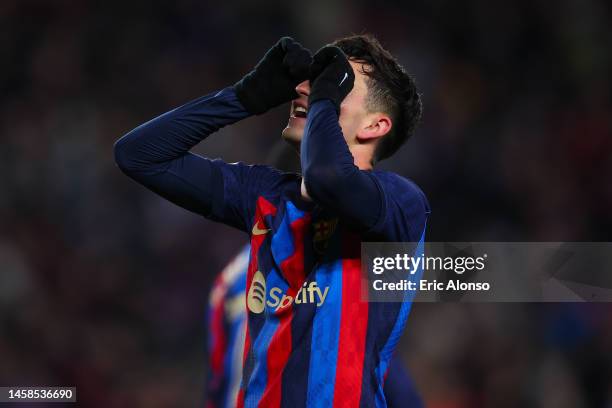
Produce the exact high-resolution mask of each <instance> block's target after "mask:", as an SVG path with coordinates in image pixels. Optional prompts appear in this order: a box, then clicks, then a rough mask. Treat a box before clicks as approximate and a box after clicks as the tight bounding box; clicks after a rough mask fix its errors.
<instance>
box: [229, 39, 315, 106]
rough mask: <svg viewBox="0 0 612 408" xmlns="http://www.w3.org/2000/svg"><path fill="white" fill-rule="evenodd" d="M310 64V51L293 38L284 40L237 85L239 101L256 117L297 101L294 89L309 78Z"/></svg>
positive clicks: (269, 51) (267, 53) (270, 50)
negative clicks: (293, 100) (276, 107)
mask: <svg viewBox="0 0 612 408" xmlns="http://www.w3.org/2000/svg"><path fill="white" fill-rule="evenodd" d="M311 63H312V55H311V54H310V51H309V50H307V49H306V48H304V47H303V46H302V45H301V44H300V43H299V42H297V41H295V40H294V39H293V38H291V37H283V38H281V39H280V40H279V41H278V42H277V43H276V44H275V45H274V46H273V47H272V48H270V49H269V50H268V52H266V55H264V56H263V58H262V59H261V61H259V63H258V64H257V65H256V66H255V68H254V69H253V70H252V71H251V72H249V73H248V74H246V75H245V76H244V78H242V79H241V80H240V81H239V82H237V83H236V85H234V87H235V89H236V94H237V95H238V99H239V100H240V102H241V103H242V105H243V106H244V107H245V108H246V110H247V111H249V112H250V113H252V114H256V115H260V114H262V113H264V112H266V111H267V110H268V109H270V108H273V107H275V106H278V105H280V104H282V103H284V102H288V101H290V100H292V99H295V98H297V97H298V94H297V92H296V91H295V87H296V86H297V85H298V84H299V83H300V82H302V81H304V80H306V79H308V74H309V68H310V64H311Z"/></svg>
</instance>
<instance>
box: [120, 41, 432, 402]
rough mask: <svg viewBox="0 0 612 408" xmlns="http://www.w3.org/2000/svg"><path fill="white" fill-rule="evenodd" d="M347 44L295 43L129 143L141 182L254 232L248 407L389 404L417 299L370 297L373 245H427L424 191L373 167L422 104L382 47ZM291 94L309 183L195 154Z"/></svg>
mask: <svg viewBox="0 0 612 408" xmlns="http://www.w3.org/2000/svg"><path fill="white" fill-rule="evenodd" d="M334 44H335V45H328V46H325V47H323V48H322V49H321V50H319V51H318V52H317V53H316V55H315V56H314V57H311V55H310V52H309V51H308V50H306V49H305V48H303V47H302V46H301V45H300V44H299V43H297V42H295V41H294V40H293V39H291V38H288V37H284V38H282V39H281V40H279V42H278V43H277V44H276V45H274V46H273V47H272V48H271V49H270V50H269V51H268V52H267V53H266V54H265V55H264V57H263V58H262V60H261V61H260V62H259V63H258V64H257V66H256V67H255V69H254V70H253V71H251V72H250V73H249V74H247V75H246V76H245V77H244V78H243V79H242V80H241V81H239V82H238V83H237V84H236V85H234V86H231V87H228V88H225V89H223V90H221V91H219V92H215V93H212V94H209V95H207V96H204V97H201V98H198V99H196V100H194V101H192V102H190V103H187V104H186V105H183V106H181V107H179V108H177V109H174V110H172V111H170V112H168V113H166V114H164V115H161V116H159V117H158V118H156V119H153V120H151V121H149V122H147V123H145V124H143V125H141V126H140V127H138V128H136V129H134V130H133V131H132V132H130V133H128V134H127V135H125V136H124V137H123V138H121V139H120V140H119V141H117V143H116V144H115V158H116V161H117V164H118V165H119V167H120V168H121V169H122V170H123V171H124V172H125V173H126V174H127V175H129V176H130V177H131V178H133V179H134V180H136V181H138V182H139V183H141V184H143V185H144V186H146V187H148V188H149V189H151V190H152V191H154V192H157V193H158V194H160V195H162V196H163V197H165V198H167V199H169V200H170V201H172V202H174V203H177V204H179V205H180V206H182V207H184V208H186V209H189V210H191V211H194V212H196V213H199V214H202V215H204V216H206V217H208V218H209V219H211V220H215V221H220V222H223V223H225V224H227V225H230V226H233V227H236V228H238V229H240V230H242V231H245V232H247V233H250V234H251V254H250V259H249V266H248V274H247V282H246V287H247V288H248V291H247V307H248V310H249V313H248V325H247V333H246V339H245V352H244V361H243V374H242V382H241V386H240V390H239V392H238V398H237V400H238V406H248V407H254V406H266V407H273V406H286V407H289V406H291V407H293V406H296V405H298V406H303V405H306V406H319V405H323V406H347V407H348V406H359V405H367V406H373V405H377V406H381V407H382V406H386V401H385V396H384V392H383V383H384V376H385V374H386V373H387V369H388V366H389V362H390V358H391V355H392V354H393V350H394V349H395V346H396V344H397V341H398V340H399V337H400V335H401V333H402V332H403V328H404V326H405V324H406V320H407V317H408V314H409V311H410V306H411V302H410V301H406V302H397V303H390V302H389V303H382V302H381V303H377V302H372V303H369V302H366V301H363V300H362V299H361V297H360V281H361V271H360V259H359V258H360V243H361V241H368V240H370V241H403V242H423V240H424V235H425V225H426V219H427V216H428V214H429V205H428V203H427V200H426V198H425V196H424V194H423V193H422V192H421V190H420V189H419V188H418V187H417V186H416V185H415V184H414V183H413V182H411V181H409V180H407V179H405V178H403V177H400V176H398V175H397V174H394V173H391V172H388V171H378V170H373V165H374V164H375V163H376V162H378V161H380V160H382V159H385V158H387V157H389V156H391V155H392V154H393V153H395V152H396V151H397V149H398V148H399V147H400V146H401V145H402V144H403V143H404V142H405V141H406V139H407V138H408V137H409V136H410V135H411V134H412V132H413V131H414V128H415V126H416V124H417V122H418V120H419V118H420V114H421V102H420V98H419V95H418V94H417V92H416V87H415V84H414V81H413V79H412V78H411V77H410V76H409V75H408V74H407V73H406V72H405V71H404V69H403V68H402V67H401V66H400V65H399V64H398V63H397V61H396V60H395V59H394V58H393V56H392V55H391V54H390V53H389V52H388V51H387V50H385V49H384V48H383V47H382V46H381V45H380V44H379V43H378V41H377V40H376V39H374V38H373V37H370V36H366V35H360V36H353V37H346V38H343V39H341V40H338V41H336V42H335V43H334ZM291 100H293V102H292V107H291V116H290V118H289V123H288V125H287V127H286V128H285V130H284V131H283V137H284V138H285V139H286V140H287V141H289V142H290V143H292V144H294V145H295V146H296V147H298V149H299V151H300V155H301V169H302V172H301V173H302V176H300V175H296V174H290V173H283V172H280V171H278V170H276V169H273V168H271V167H268V166H247V165H244V164H242V163H235V164H227V163H225V162H223V161H221V160H209V159H206V158H203V157H200V156H196V155H194V154H191V153H189V150H190V149H191V148H192V147H194V146H195V145H196V144H198V143H199V142H200V141H201V140H203V139H204V138H205V137H207V136H208V135H209V134H211V133H212V132H214V131H216V130H218V129H219V128H221V127H223V126H226V125H228V124H231V123H234V122H236V121H239V120H241V119H244V118H246V117H248V116H250V115H253V114H263V113H264V112H266V111H268V110H269V109H270V108H272V107H275V106H278V105H280V104H282V103H285V102H288V101H291ZM280 293H282V298H280V297H279V296H280Z"/></svg>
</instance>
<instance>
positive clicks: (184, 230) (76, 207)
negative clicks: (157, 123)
mask: <svg viewBox="0 0 612 408" xmlns="http://www.w3.org/2000/svg"><path fill="white" fill-rule="evenodd" d="M611 23H612V6H611V4H610V3H609V2H604V1H595V0H580V1H578V0H561V1H558V2H554V3H551V2H550V1H544V0H519V1H517V0H503V1H495V2H491V1H486V0H471V1H467V2H457V1H452V0H435V1H412V2H404V1H378V2H376V3H374V2H370V3H368V2H365V1H363V0H362V1H350V2H349V1H342V0H334V1H330V0H311V1H304V2H290V1H265V2H262V1H260V2H230V1H218V2H204V1H195V0H176V1H172V2H170V1H168V2H161V1H142V0H139V1H115V0H108V1H104V2H97V1H85V0H80V1H76V0H75V1H69V0H56V1H42V0H41V1H34V0H19V1H17V0H3V1H2V2H0V26H1V27H2V30H1V31H2V35H1V36H0V49H1V50H2V57H1V60H2V63H1V64H0V146H1V148H0V173H1V174H2V177H1V179H2V192H1V193H0V385H2V386H9V385H71V386H76V387H77V390H78V391H77V392H78V399H79V404H78V405H79V406H83V407H94V408H95V407H109V406H110V407H199V406H202V405H203V400H204V387H203V383H204V378H205V375H206V374H205V373H206V367H205V342H206V331H205V316H206V315H205V307H206V305H207V296H208V291H209V289H210V286H211V283H212V281H213V279H214V277H215V274H216V273H218V272H219V271H220V270H221V268H222V267H223V266H224V265H225V263H226V262H227V261H228V260H229V259H230V258H231V257H232V256H233V255H234V253H235V252H236V251H237V250H238V249H239V248H240V247H241V245H242V244H243V243H245V242H246V237H245V236H243V235H242V233H239V232H236V231H233V230H231V229H229V228H227V227H224V226H221V225H216V224H213V223H211V222H208V221H206V220H204V219H202V218H201V217H198V216H196V215H193V214H190V213H188V212H186V211H184V210H181V209H179V208H177V207H175V206H173V205H172V204H169V203H167V202H165V201H163V200H162V199H160V198H158V197H157V196H155V195H154V194H152V193H150V192H148V191H146V190H145V189H144V188H142V187H140V186H139V185H137V184H135V183H134V182H132V181H131V180H130V179H128V178H127V177H125V176H124V175H123V174H121V172H120V171H119V170H118V168H117V167H116V166H115V164H114V161H113V154H112V145H113V142H114V141H115V140H116V139H117V138H119V137H120V136H121V135H123V134H124V133H126V132H127V131H129V130H130V129H132V128H133V127H135V126H137V125H138V124H140V123H142V122H144V121H146V120H148V119H150V118H152V117H153V116H156V115H158V114H160V113H162V112H164V111H166V110H169V109H170V108H172V107H175V106H177V105H179V104H182V103H184V102H186V101H188V100H190V99H192V98H195V97H197V96H200V95H202V94H206V93H209V92H211V91H213V90H217V89H220V88H222V87H224V86H227V85H230V84H233V83H234V82H236V81H237V80H238V79H239V78H240V77H241V76H242V75H243V74H244V73H246V72H247V71H249V70H250V69H251V67H252V66H253V65H254V64H255V63H256V62H257V61H258V60H259V58H260V57H261V56H262V55H263V53H264V52H265V51H266V50H267V49H268V48H269V47H270V46H271V45H272V44H273V43H274V42H276V41H277V39H278V38H279V37H280V36H282V35H292V36H294V37H295V38H296V39H298V40H300V41H301V42H302V43H303V44H305V45H306V46H308V47H310V48H311V49H317V48H319V47H320V46H322V45H323V44H325V43H327V42H330V41H332V40H333V39H335V38H337V37H339V36H343V35H346V34H350V33H361V32H371V33H373V34H375V35H376V36H377V37H378V38H379V39H380V40H381V42H382V43H383V44H384V45H385V46H386V47H387V48H388V49H389V50H391V51H392V53H394V54H395V55H397V56H398V58H399V60H400V62H401V63H402V64H403V65H404V66H405V67H406V68H407V70H408V71H409V72H411V73H412V74H413V75H414V76H415V77H416V81H417V84H418V87H419V89H420V91H421V92H422V95H423V100H424V104H425V111H424V117H423V123H422V125H421V126H420V128H419V129H418V132H417V134H416V136H415V137H414V138H413V139H411V140H410V141H409V142H408V143H407V144H406V146H405V147H404V148H403V149H402V150H401V152H400V153H398V154H397V155H396V156H395V158H394V159H390V160H388V161H387V162H386V163H384V164H383V166H382V167H384V168H388V169H392V170H394V171H396V172H398V173H400V174H402V175H404V176H407V177H410V178H412V179H413V180H415V181H416V182H417V184H419V185H420V186H421V187H422V189H423V190H424V191H425V193H426V194H427V196H428V197H429V200H430V203H431V207H432V211H433V212H432V216H431V221H430V224H429V230H428V240H429V241H460V240H464V241H611V240H612V239H610V231H611V230H612V211H611V209H612V182H611V181H610V180H611V179H612V154H611V152H612V119H611V118H612V115H611V114H612V105H611V95H610V91H611V90H612V84H611V79H610V78H611V76H610V72H612V53H611V51H610V50H612V28H611V27H612V24H611ZM287 110H288V109H287V108H286V107H282V108H279V109H276V110H275V111H273V112H270V113H268V114H266V115H264V116H261V117H255V118H250V119H248V120H246V121H244V122H242V123H239V124H237V125H235V126H231V127H228V128H226V129H224V130H222V131H221V132H219V133H218V134H216V135H214V136H212V137H210V138H209V139H208V140H207V141H206V142H204V143H203V144H202V145H200V146H199V147H198V149H197V151H198V152H201V153H205V154H206V155H208V156H213V157H215V156H218V157H222V158H224V159H226V160H227V161H237V160H242V161H245V162H263V161H264V160H265V158H266V156H267V153H268V152H269V150H270V147H271V146H272V145H273V144H274V142H275V141H276V140H277V139H278V138H279V135H280V131H281V130H282V128H283V127H284V126H285V124H286V120H287ZM611 311H612V307H610V306H608V305H606V304H480V305H474V304H472V305H466V304H417V305H415V307H414V308H413V312H412V315H411V317H410V320H409V324H408V327H407V330H406V333H405V335H404V337H403V339H402V342H401V344H400V353H401V355H402V357H403V359H404V360H405V361H406V363H407V364H408V365H409V367H410V369H411V371H412V373H413V375H414V377H415V381H416V383H417V386H418V387H419V389H420V390H421V392H422V395H423V397H424V399H425V401H426V403H427V406H428V407H432V408H455V407H456V408H463V407H472V408H473V407H476V408H478V407H502V408H503V407H545V408H548V407H554V408H564V407H573V408H581V407H611V406H612V313H610V312H611ZM20 406H23V405H20ZM55 406H57V405H55Z"/></svg>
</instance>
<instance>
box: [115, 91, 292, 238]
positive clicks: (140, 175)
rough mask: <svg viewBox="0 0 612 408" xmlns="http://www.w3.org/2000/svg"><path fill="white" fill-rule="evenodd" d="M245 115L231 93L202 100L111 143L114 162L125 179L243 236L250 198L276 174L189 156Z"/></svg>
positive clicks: (277, 177) (274, 179) (269, 185)
mask: <svg viewBox="0 0 612 408" xmlns="http://www.w3.org/2000/svg"><path fill="white" fill-rule="evenodd" d="M248 115H249V113H248V112H246V111H245V109H244V107H243V106H242V105H241V104H240V101H239V100H238V97H237V96H236V92H235V90H234V89H233V88H232V87H230V88H226V89H223V90H221V91H219V92H215V93H211V94H208V95H205V96H203V97H200V98H197V99H194V100H193V101H191V102H188V103H186V104H184V105H182V106H180V107H178V108H176V109H173V110H171V111H169V112H166V113H164V114H163V115H160V116H158V117H156V118H155V119H152V120H150V121H148V122H146V123H144V124H142V125H140V126H138V127H137V128H135V129H133V130H132V131H130V132H129V133H127V134H126V135H125V136H123V137H122V138H121V139H119V140H118V141H117V142H116V143H115V147H114V152H115V161H116V162H117V165H118V166H119V168H120V169H121V170H122V171H123V172H124V173H125V174H126V175H128V176H129V177H130V178H132V179H133V180H135V181H136V182H138V183H140V184H142V185H143V186H145V187H146V188H148V189H150V190H152V191H154V192H155V193H157V194H159V195H160V196H162V197H164V198H166V199H168V200H169V201H171V202H173V203H175V204H177V205H179V206H181V207H183V208H185V209H187V210H190V211H192V212H195V213H197V214H201V215H203V216H205V217H207V218H210V219H213V220H215V221H219V222H222V223H225V224H227V225H230V226H233V227H236V228H238V229H241V230H244V231H246V230H247V229H248V228H249V223H250V217H251V216H252V213H253V206H254V203H253V202H254V200H255V199H256V196H257V195H258V194H265V193H266V192H267V191H268V190H269V189H271V188H273V186H274V185H275V183H276V182H278V181H279V180H280V179H281V178H282V177H281V173H280V172H279V171H276V170H274V169H272V168H270V167H267V166H249V165H245V164H242V163H234V164H228V163H225V162H223V161H221V160H211V159H209V158H206V157H202V156H199V155H197V154H193V153H191V152H190V150H191V148H193V147H194V146H195V145H197V144H198V143H200V142H201V141H202V140H204V139H205V138H207V137H208V136H209V135H210V134H212V133H214V132H216V131H217V130H219V129H221V128H222V127H224V126H226V125H229V124H232V123H234V122H237V121H239V120H241V119H244V118H246V117H247V116H248Z"/></svg>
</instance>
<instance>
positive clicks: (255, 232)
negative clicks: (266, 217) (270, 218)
mask: <svg viewBox="0 0 612 408" xmlns="http://www.w3.org/2000/svg"><path fill="white" fill-rule="evenodd" d="M258 225H259V221H257V222H256V223H255V225H253V230H252V231H251V233H252V234H253V235H263V234H267V233H268V232H269V231H270V230H269V229H259V226H258Z"/></svg>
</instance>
